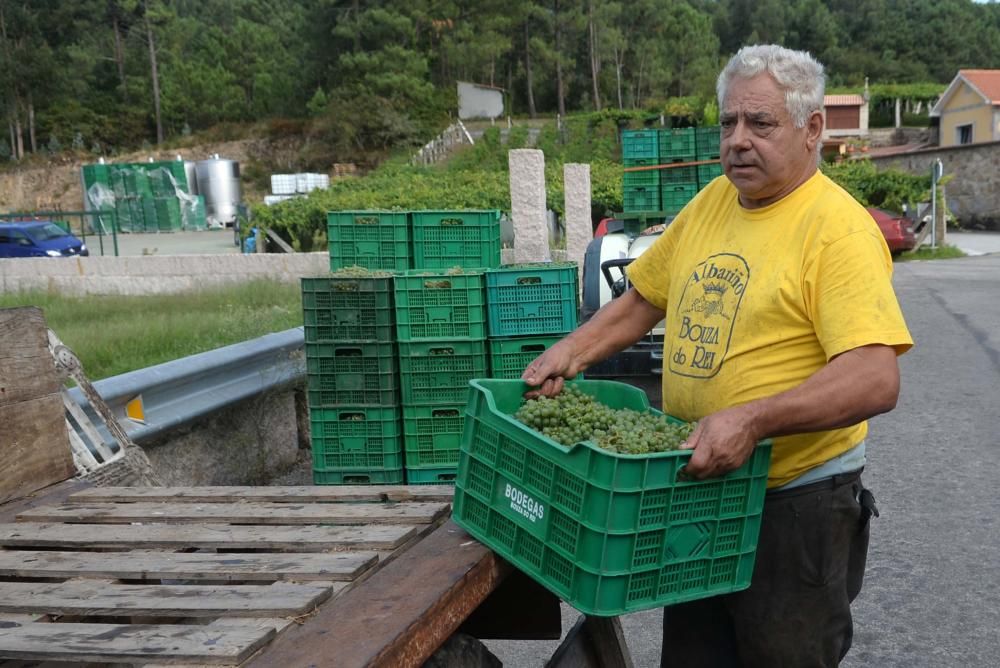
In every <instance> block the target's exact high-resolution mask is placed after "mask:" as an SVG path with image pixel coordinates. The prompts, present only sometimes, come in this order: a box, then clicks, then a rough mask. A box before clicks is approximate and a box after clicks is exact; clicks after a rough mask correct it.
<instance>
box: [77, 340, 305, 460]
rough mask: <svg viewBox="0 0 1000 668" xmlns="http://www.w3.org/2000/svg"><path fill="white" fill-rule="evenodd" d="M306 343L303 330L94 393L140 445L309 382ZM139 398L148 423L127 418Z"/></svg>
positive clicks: (102, 386)
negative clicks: (130, 406)
mask: <svg viewBox="0 0 1000 668" xmlns="http://www.w3.org/2000/svg"><path fill="white" fill-rule="evenodd" d="M304 342H305V337H304V334H303V330H302V328H301V327H296V328H295V329H288V330H285V331H283V332H278V333H275V334H267V335H266V336H262V337H260V338H258V339H253V340H252V341H244V342H243V343H237V344H234V345H231V346H226V347H224V348H218V349H216V350H211V351H208V352H204V353H198V354H197V355H191V356H189V357H183V358H181V359H178V360H173V361H171V362H166V363H164V364H158V365H156V366H151V367H147V368H145V369H138V370H136V371H130V372H128V373H123V374H121V375H119V376H113V377H111V378H105V379H104V380H99V381H97V382H95V383H94V387H95V388H96V389H97V392H98V394H100V395H101V397H102V398H103V399H104V401H105V402H106V403H107V404H108V406H109V407H110V408H111V410H112V412H113V413H114V414H115V416H116V417H117V418H118V420H119V422H121V424H122V426H123V427H124V428H125V431H126V432H128V435H129V436H130V437H131V439H132V440H133V441H135V442H137V443H139V442H141V441H144V440H150V439H152V438H155V437H157V436H161V435H162V434H164V433H165V432H167V431H169V430H171V429H174V428H176V427H180V426H183V425H185V424H188V423H190V422H193V421H194V420H197V419H198V418H201V417H204V416H207V415H209V414H211V413H213V412H215V411H217V410H219V409H221V408H225V407H226V406H230V405H232V404H235V403H237V402H240V401H243V400H245V399H250V398H252V397H255V396H257V395H259V394H261V393H263V392H266V391H268V390H274V389H280V388H282V387H285V386H287V385H291V384H294V383H297V382H300V381H302V380H304V378H305V375H306V360H305V354H304V352H303V348H304ZM69 394H70V397H71V398H72V399H73V401H75V402H76V403H77V404H79V406H80V407H81V408H82V409H83V410H84V411H85V412H86V413H87V416H88V417H89V418H90V419H91V421H92V422H93V423H94V424H95V425H97V427H98V431H99V432H100V435H101V437H102V438H104V442H105V443H106V444H109V445H111V444H114V443H115V441H114V439H113V438H112V437H111V434H110V433H109V432H108V431H107V429H106V428H105V427H104V421H103V420H101V419H100V418H99V417H97V412H96V411H94V409H93V408H92V407H91V406H90V402H88V401H87V398H86V397H84V395H83V392H81V391H80V389H79V388H76V387H74V388H73V389H71V390H70V391H69ZM136 398H141V401H142V409H143V413H144V419H143V420H142V421H139V420H134V419H132V418H130V417H128V414H127V412H126V406H127V405H128V404H129V403H130V402H132V401H134V400H135V399H136ZM114 447H115V448H116V449H117V445H115V446H114Z"/></svg>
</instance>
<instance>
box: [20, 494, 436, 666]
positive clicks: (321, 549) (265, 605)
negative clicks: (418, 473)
mask: <svg viewBox="0 0 1000 668" xmlns="http://www.w3.org/2000/svg"><path fill="white" fill-rule="evenodd" d="M451 493H452V490H451V488H449V487H430V486H417V487H399V486H392V487H161V488H87V489H82V490H80V491H75V492H72V493H70V494H69V495H64V496H65V498H63V499H57V500H55V501H52V502H48V503H41V504H39V503H38V502H37V501H35V502H30V503H23V504H21V505H20V506H19V507H18V508H14V509H5V510H6V511H7V512H5V513H0V659H6V660H19V661H22V662H24V661H28V662H50V661H73V662H80V663H88V662H102V663H128V664H132V665H147V666H152V665H178V664H182V665H240V664H241V663H243V662H245V661H246V660H247V659H249V658H251V657H253V656H254V655H255V654H256V653H258V652H259V651H260V650H261V649H262V648H265V647H266V646H267V645H268V643H270V641H271V640H272V639H274V638H275V637H276V636H277V635H278V634H279V633H281V631H282V630H283V629H284V628H285V627H287V626H288V625H290V624H294V623H295V622H301V621H302V620H304V619H307V618H308V617H309V616H310V615H311V614H312V613H313V612H314V611H316V610H317V608H318V607H319V606H321V605H323V606H328V605H336V600H337V597H338V596H339V595H340V594H342V593H343V592H345V591H349V590H351V589H352V588H353V587H356V586H358V584H359V583H360V582H362V581H364V580H366V579H367V578H368V577H369V576H370V575H371V574H372V573H374V572H376V571H377V570H378V569H379V568H381V567H382V566H383V565H384V564H386V563H388V562H390V561H391V560H393V559H395V558H396V557H398V556H399V555H400V554H402V553H403V552H405V551H406V550H407V549H408V548H409V547H410V546H412V545H414V544H415V543H417V542H418V541H419V540H420V539H421V538H422V537H423V536H425V535H426V534H428V533H429V532H430V531H431V530H433V529H434V528H435V527H437V526H438V525H440V524H441V522H442V521H444V519H445V518H446V517H447V516H448V515H449V513H450V500H451ZM12 515H13V516H14V517H11V516H12ZM12 520H16V521H12ZM0 665H3V664H2V663H0ZM11 665H37V664H26V663H17V664H11Z"/></svg>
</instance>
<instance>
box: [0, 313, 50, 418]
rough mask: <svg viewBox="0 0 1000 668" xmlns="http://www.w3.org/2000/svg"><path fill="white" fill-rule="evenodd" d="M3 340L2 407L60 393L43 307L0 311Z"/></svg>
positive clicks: (0, 364)
mask: <svg viewBox="0 0 1000 668" xmlns="http://www.w3.org/2000/svg"><path fill="white" fill-rule="evenodd" d="M0 341H2V342H3V345H0V406H9V405H11V404H17V403H20V402H22V401H31V400H33V399H40V398H41V397H44V396H48V395H50V394H55V393H57V392H59V390H60V388H61V386H60V383H59V376H58V374H57V373H56V367H55V361H54V360H53V359H52V355H51V354H50V353H49V330H48V327H47V326H46V324H45V316H44V315H43V314H42V310H41V309H40V308H37V307H34V306H26V307H22V308H10V309H0ZM60 415H61V413H60Z"/></svg>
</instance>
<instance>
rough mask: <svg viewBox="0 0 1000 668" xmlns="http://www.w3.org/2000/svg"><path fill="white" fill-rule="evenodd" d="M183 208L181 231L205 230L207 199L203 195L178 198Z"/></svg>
mask: <svg viewBox="0 0 1000 668" xmlns="http://www.w3.org/2000/svg"><path fill="white" fill-rule="evenodd" d="M178 200H179V201H180V207H181V229H185V230H203V229H205V227H206V226H207V224H208V223H207V221H206V219H205V198H204V197H203V196H202V195H186V196H184V197H180V198H178Z"/></svg>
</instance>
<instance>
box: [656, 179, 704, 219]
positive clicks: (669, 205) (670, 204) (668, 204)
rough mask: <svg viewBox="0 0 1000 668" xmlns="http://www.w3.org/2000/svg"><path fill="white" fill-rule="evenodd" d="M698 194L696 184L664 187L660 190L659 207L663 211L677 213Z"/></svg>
mask: <svg viewBox="0 0 1000 668" xmlns="http://www.w3.org/2000/svg"><path fill="white" fill-rule="evenodd" d="M697 194H698V184H696V183H688V184H683V185H673V186H664V187H662V188H660V195H661V199H660V206H661V208H662V210H663V211H669V212H671V213H677V212H678V211H680V210H681V209H683V208H684V206H685V205H686V204H687V203H688V202H690V201H691V200H692V199H694V196H695V195H697Z"/></svg>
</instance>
